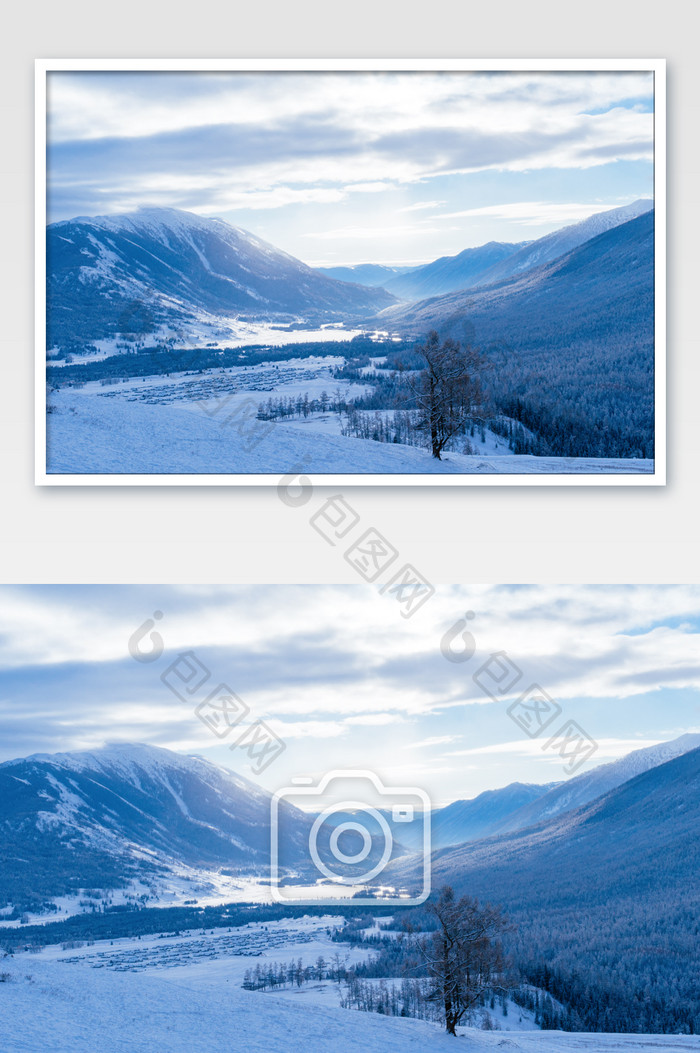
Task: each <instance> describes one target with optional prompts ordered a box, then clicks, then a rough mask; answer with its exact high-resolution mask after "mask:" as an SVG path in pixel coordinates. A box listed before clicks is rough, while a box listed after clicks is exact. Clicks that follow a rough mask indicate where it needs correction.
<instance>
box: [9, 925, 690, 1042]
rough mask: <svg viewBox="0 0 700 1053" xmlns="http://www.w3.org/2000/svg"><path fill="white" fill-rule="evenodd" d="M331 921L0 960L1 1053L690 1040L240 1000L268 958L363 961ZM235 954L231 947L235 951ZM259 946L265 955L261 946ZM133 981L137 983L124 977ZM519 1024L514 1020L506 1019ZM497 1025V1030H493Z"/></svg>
mask: <svg viewBox="0 0 700 1053" xmlns="http://www.w3.org/2000/svg"><path fill="white" fill-rule="evenodd" d="M338 922H339V919H336V918H333V917H328V918H299V919H294V920H292V919H290V920H289V921H288V922H277V923H268V924H267V926H264V925H262V924H260V923H253V924H249V925H247V926H244V927H242V928H239V929H234V930H232V932H231V933H229V932H227V931H225V930H223V931H222V930H220V929H217V930H214V931H213V932H210V933H202V932H195V933H183V934H181V935H180V936H163V935H161V936H151V937H147V938H144V939H142V940H135V939H128V940H127V939H124V940H115V941H114V943H113V944H110V943H109V941H104V942H102V943H96V944H94V945H93V946H86V947H84V948H80V949H77V950H76V949H70V948H69V949H66V950H62V949H61V948H57V947H53V948H49V949H47V950H45V951H43V952H41V953H40V954H28V953H22V954H17V955H15V956H14V957H11V958H3V959H0V979H2V980H4V982H0V1021H1V1023H0V1048H1V1049H2V1053H45V1051H46V1050H50V1051H52V1053H94V1051H95V1050H96V1049H99V1051H100V1053H154V1051H159V1053H160V1051H165V1053H195V1051H196V1053H327V1051H328V1050H333V1053H357V1051H358V1050H359V1051H361V1053H428V1051H431V1050H435V1051H436V1053H439V1051H443V1050H445V1051H446V1050H454V1049H455V1047H456V1048H457V1049H465V1050H473V1051H475V1053H482V1051H483V1053H486V1051H489V1050H494V1051H499V1050H500V1051H503V1053H508V1051H511V1053H518V1051H522V1053H548V1051H551V1053H663V1051H669V1053H680V1051H682V1050H700V1037H697V1036H693V1037H690V1036H660V1035H654V1036H645V1035H587V1034H565V1033H562V1032H556V1031H539V1030H534V1029H533V1027H532V1022H531V1021H530V1020H529V1019H524V1020H523V1029H522V1030H517V1028H516V1026H515V1020H514V1019H513V1018H514V1017H515V1016H516V1013H518V1012H519V1011H518V1010H517V1008H516V1007H514V1006H512V1005H511V1007H510V1012H509V1017H508V1024H507V1028H508V1029H507V1030H506V1028H505V1027H503V1029H502V1030H500V1031H481V1030H478V1029H476V1028H461V1029H460V1032H461V1035H460V1037H459V1038H458V1039H454V1038H451V1037H449V1036H447V1035H446V1034H444V1033H443V1032H442V1030H441V1029H440V1028H439V1027H438V1026H437V1025H435V1024H430V1023H425V1022H423V1021H419V1020H408V1019H400V1018H395V1017H385V1016H381V1015H379V1014H370V1013H362V1012H357V1011H352V1010H347V1009H343V1008H341V1007H340V988H339V987H338V985H337V984H335V983H333V982H331V981H324V982H319V983H316V982H312V983H310V984H305V985H304V986H303V987H301V988H300V989H298V990H294V991H292V990H290V989H286V990H283V991H280V992H276V993H270V992H261V991H244V990H242V988H241V982H242V979H243V974H244V972H245V970H246V969H247V968H250V967H251V965H255V964H256V963H259V962H261V961H263V960H264V959H265V958H271V959H272V960H273V961H292V960H296V959H297V958H299V957H301V959H302V962H303V964H304V965H310V964H313V963H314V962H315V961H316V958H317V957H318V956H319V955H323V956H324V957H325V958H326V960H327V961H328V960H329V959H330V958H332V957H333V955H334V954H335V953H336V952H339V953H340V957H341V960H346V961H347V962H348V963H349V964H351V963H352V962H355V961H358V960H359V959H360V958H361V957H362V956H363V955H364V953H365V952H364V951H362V950H360V949H350V947H349V946H348V945H347V944H337V943H333V942H332V941H331V940H330V937H329V935H328V931H327V929H328V927H329V926H333V925H334V924H337V923H338ZM236 945H237V946H236ZM265 945H267V946H265ZM132 969H135V970H137V971H131V970H132ZM496 1019H497V1015H496ZM518 1022H519V1018H518ZM503 1024H505V1021H504V1022H503Z"/></svg>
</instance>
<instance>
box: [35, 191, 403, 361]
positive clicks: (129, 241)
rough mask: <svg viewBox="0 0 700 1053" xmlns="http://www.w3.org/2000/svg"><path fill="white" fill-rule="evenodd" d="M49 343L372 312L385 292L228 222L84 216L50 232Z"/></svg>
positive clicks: (176, 214)
mask: <svg viewBox="0 0 700 1053" xmlns="http://www.w3.org/2000/svg"><path fill="white" fill-rule="evenodd" d="M46 239H47V242H46V252H47V312H48V313H47V317H48V332H47V346H48V347H49V348H51V347H54V346H58V347H70V346H71V345H72V344H75V343H80V342H86V341H92V340H97V339H100V338H103V337H113V336H116V335H117V334H119V333H122V332H127V333H136V334H138V333H148V332H153V331H154V330H155V329H156V328H158V327H163V326H171V327H172V329H173V331H174V330H176V329H177V328H178V327H179V326H183V325H187V324H188V323H189V324H193V323H196V322H197V321H198V320H201V316H202V314H204V315H206V316H213V317H214V318H216V316H222V317H231V316H241V317H245V318H255V319H277V320H281V319H286V320H287V321H293V320H297V319H300V318H301V319H303V320H306V321H310V320H315V321H317V322H324V321H338V320H339V319H343V318H352V317H357V316H366V315H367V314H372V313H375V312H376V311H377V310H379V309H380V308H382V307H386V306H387V305H388V304H390V303H392V302H393V297H392V296H391V294H390V293H387V292H385V291H384V290H383V289H368V288H366V287H365V286H362V285H351V284H348V283H345V282H338V281H335V280H334V279H333V278H329V277H327V276H326V275H324V274H322V273H320V272H319V271H317V270H314V269H313V268H311V267H307V265H306V264H305V263H302V262H301V261H300V260H297V259H295V258H294V257H293V256H290V255H288V254H287V253H285V252H282V251H281V250H280V249H277V248H275V247H274V246H273V245H269V244H268V243H267V242H265V241H262V240H261V239H260V238H257V237H255V236H254V235H253V234H250V233H249V232H248V231H246V230H242V229H241V228H239V227H233V226H231V225H230V224H229V223H225V222H224V221H223V220H220V219H205V218H203V217H201V216H197V215H194V214H193V213H191V212H181V211H179V210H177V209H170V208H147V209H139V210H138V211H137V212H131V213H126V214H123V215H110V216H94V217H85V216H81V217H78V218H77V219H72V220H66V221H62V222H60V223H52V224H51V225H50V226H49V227H47V230H46Z"/></svg>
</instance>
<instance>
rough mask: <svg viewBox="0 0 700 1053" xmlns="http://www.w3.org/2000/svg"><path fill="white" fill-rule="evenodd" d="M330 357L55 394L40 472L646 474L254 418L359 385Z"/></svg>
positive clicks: (606, 463) (491, 446)
mask: <svg viewBox="0 0 700 1053" xmlns="http://www.w3.org/2000/svg"><path fill="white" fill-rule="evenodd" d="M338 362H339V360H338V359H334V358H331V359H329V358H317V357H316V358H314V357H311V358H306V359H296V360H293V361H290V362H280V363H268V364H262V365H259V366H253V367H249V368H248V369H245V368H244V367H235V368H232V369H220V370H211V371H207V372H206V373H204V374H179V375H177V376H175V375H174V376H172V377H149V378H146V379H140V378H139V379H135V380H130V381H124V382H120V383H118V384H113V385H109V386H102V385H101V384H99V383H91V384H87V385H85V387H84V388H82V389H72V388H63V389H61V390H59V391H56V392H53V393H52V394H51V396H50V401H49V410H50V412H49V414H48V416H47V474H49V475H66V474H69V475H100V474H104V475H115V474H123V475H191V474H206V475H235V474H246V475H255V474H260V475H273V476H274V475H277V476H281V475H284V474H287V473H291V472H299V471H301V470H303V471H304V472H306V473H308V474H313V473H316V474H334V475H345V474H347V475H355V474H366V475H420V474H429V475H435V474H446V475H455V474H461V475H474V474H481V475H494V474H498V475H533V474H534V475H539V474H548V475H551V474H561V475H572V474H577V475H578V474H592V475H603V474H617V475H629V474H635V475H638V474H650V473H652V472H653V471H654V462H653V461H651V460H625V459H606V458H588V457H585V458H584V457H581V458H576V457H532V456H515V455H506V454H504V451H503V447H502V443H499V442H497V441H495V437H493V439H490V438H487V443H486V445H485V447H484V451H483V452H484V454H485V455H465V454H460V453H451V452H450V453H447V454H445V455H444V456H443V459H442V460H441V461H438V460H435V459H434V458H433V457H431V455H430V453H429V451H428V450H424V449H418V448H416V447H412V446H404V445H400V444H389V443H379V442H374V441H372V440H369V439H356V438H353V437H349V436H344V435H342V434H340V424H339V418H338V416H337V415H335V414H324V415H321V417H320V418H315V419H308V420H305V421H296V420H295V421H278V422H275V423H269V422H264V421H260V422H257V421H255V419H254V417H255V411H256V408H257V405H258V404H259V403H260V402H266V401H267V399H268V398H270V397H272V396H271V393H272V392H274V397H275V398H279V397H280V396H284V397H287V396H290V395H298V394H304V393H305V392H308V393H309V397H310V398H313V397H318V395H320V393H321V391H322V390H325V391H326V392H327V393H328V394H331V393H332V392H333V391H335V390H336V389H337V388H340V389H341V391H342V392H343V394H344V396H345V397H348V398H349V397H352V396H353V395H354V394H357V393H359V391H360V390H361V387H360V386H358V385H351V384H348V383H347V382H342V381H338V380H337V379H335V378H334V377H332V376H331V372H330V370H331V368H333V367H334V366H335V365H337V364H338Z"/></svg>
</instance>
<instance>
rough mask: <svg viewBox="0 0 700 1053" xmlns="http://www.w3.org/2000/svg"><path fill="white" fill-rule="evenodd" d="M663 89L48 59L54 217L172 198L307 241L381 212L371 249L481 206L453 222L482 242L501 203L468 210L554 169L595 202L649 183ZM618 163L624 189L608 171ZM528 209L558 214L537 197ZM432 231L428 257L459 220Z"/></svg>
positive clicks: (646, 84) (629, 83)
mask: <svg viewBox="0 0 700 1053" xmlns="http://www.w3.org/2000/svg"><path fill="white" fill-rule="evenodd" d="M651 95H652V78H651V74H644V73H606V72H596V73H557V72H547V73H452V72H438V73H417V72H413V73H376V72H375V73H360V72H354V73H352V72H351V73H325V72H314V73H275V72H257V73H254V72H251V73H196V72H195V73H167V72H162V73H157V72H153V73H145V72H143V73H142V72H121V73H118V72H117V73H98V72H81V73H78V72H73V73H71V72H53V73H51V74H49V87H48V121H49V123H48V127H49V153H48V161H49V205H50V217H51V218H52V219H60V218H71V217H72V216H74V215H76V214H94V213H95V212H115V211H128V210H130V209H133V208H136V207H138V206H139V205H141V204H150V205H153V204H155V205H168V206H172V207H176V208H185V209H190V210H193V211H196V212H199V213H201V214H205V215H222V216H224V218H230V219H231V220H232V221H234V222H237V223H239V225H243V226H245V225H246V223H247V224H248V225H249V226H250V225H252V226H253V228H254V229H255V230H256V232H257V233H260V234H265V235H268V236H269V235H272V237H271V240H273V241H275V240H276V242H277V243H278V244H280V245H281V247H283V248H286V249H287V250H288V251H292V252H294V251H296V252H297V254H299V252H303V251H304V250H305V249H307V250H308V242H307V243H304V242H301V241H300V240H299V239H300V238H301V236H302V235H303V234H304V233H306V234H309V235H311V236H314V235H316V236H318V235H320V234H321V233H322V232H323V231H324V230H329V229H335V230H343V229H344V228H351V227H353V226H355V225H357V226H359V227H366V228H369V229H371V228H372V227H374V226H376V227H377V228H378V229H379V230H380V231H381V232H382V233H381V234H378V235H377V237H376V239H375V241H376V245H377V248H374V249H373V258H375V259H376V258H378V251H379V248H378V247H379V246H380V245H381V244H382V243H386V241H387V239H389V241H390V243H392V244H393V246H394V247H395V252H396V253H401V252H402V251H403V254H404V257H405V255H406V248H407V245H408V244H410V239H411V237H412V236H413V235H415V236H416V237H418V238H419V239H422V238H423V236H424V234H425V230H426V226H425V224H424V222H423V219H424V215H423V214H424V213H425V214H426V215H427V213H428V212H432V210H433V208H435V209H437V210H438V214H439V210H440V209H442V210H443V211H444V212H445V213H452V214H455V213H456V214H458V215H460V216H465V217H470V222H465V223H463V224H461V225H460V226H459V227H458V231H457V232H455V237H456V234H457V233H458V232H460V231H461V232H462V241H464V238H465V237H469V236H470V235H471V237H472V238H477V239H478V238H479V237H480V234H479V233H478V232H479V231H480V230H481V229H482V228H483V227H484V224H485V223H486V221H487V219H488V220H489V221H490V223H491V226H492V228H493V227H494V224H497V223H498V221H499V218H500V222H501V224H503V216H502V214H498V213H496V214H494V215H492V216H490V217H489V216H488V214H487V213H484V212H482V213H481V225H478V224H475V222H474V217H475V215H476V214H477V213H475V212H474V211H473V209H477V210H478V209H479V208H480V207H485V208H488V207H490V206H493V205H494V204H495V203H496V202H495V201H494V195H497V196H498V198H499V200H500V198H501V196H502V195H505V196H503V200H502V202H501V203H502V204H507V203H508V202H509V201H512V200H514V199H513V193H514V192H517V188H520V190H519V192H517V196H516V198H515V200H520V201H530V200H532V201H535V202H536V201H538V200H540V199H541V198H542V190H543V188H544V184H545V183H547V181H548V180H547V176H548V174H549V175H550V176H551V173H552V172H555V171H556V172H560V173H562V186H561V193H564V194H565V198H564V200H566V190H567V184H568V185H570V186H571V187H572V189H573V188H574V186H575V185H576V182H577V180H578V185H582V184H581V178H582V176H583V175H585V174H586V173H588V174H589V176H588V178H587V180H586V182H585V183H584V184H583V185H586V186H588V190H589V193H588V195H587V198H586V201H587V204H588V212H587V213H586V214H591V213H592V212H594V211H597V210H599V209H600V208H601V207H604V206H605V204H608V205H615V204H619V203H622V202H621V201H620V197H621V196H623V197H625V198H626V200H632V198H633V197H638V196H642V195H643V194H645V193H648V190H649V185H650V168H651V161H652V152H653V114H652V112H651V109H652V101H651ZM620 164H623V165H625V166H626V168H627V174H628V180H627V181H628V187H627V190H626V193H625V192H623V194H622V195H620V193H619V186H618V182H617V180H616V178H615V177H612V176H610V177H607V176H606V175H605V173H607V172H608V171H609V170H610V169H611V168H613V167H614V166H616V165H620ZM595 170H598V171H597V172H596V171H595ZM567 173H568V176H567V175H566V174H567ZM479 176H481V177H482V178H481V179H479V178H477V177H479ZM484 177H488V180H486V179H485V178H484ZM573 177H576V178H573ZM572 178H573V182H572ZM488 187H490V194H491V197H490V200H484V196H485V195H488V193H489V189H488ZM533 191H537V192H535V193H533ZM470 199H471V200H470ZM465 200H466V201H470V205H471V211H470V209H466V210H465V209H464V207H463V206H464V204H465ZM573 200H576V197H574V198H573ZM460 206H461V207H462V209H461V211H460ZM341 210H342V211H341ZM407 215H408V216H411V215H413V217H414V220H415V221H414V223H413V224H412V226H411V228H410V229H409V231H408V232H407V230H406V218H407ZM332 217H335V219H333V218H332ZM341 217H342V218H343V222H338V220H339V219H340V218H341ZM516 218H518V219H520V218H523V217H516ZM509 219H511V220H512V219H513V215H512V214H510V216H509ZM528 220H529V222H530V224H532V223H535V224H537V223H539V225H540V226H542V225H543V223H544V224H545V225H546V223H547V221H548V220H550V228H549V229H552V224H551V217H547V219H545V220H543V219H542V217H541V215H540V213H539V212H537V211H535V212H534V213H533V214H532V215H531V216H529V217H528V216H527V215H526V216H525V217H524V221H525V222H528ZM430 226H431V224H430V223H428V225H427V229H429V228H430ZM261 228H262V229H261ZM494 229H495V228H494ZM504 229H507V230H510V227H507V228H504ZM421 232H422V233H421ZM542 232H544V231H542ZM431 233H432V235H433V236H432V238H431V239H427V241H426V240H425V239H424V240H420V241H419V246H420V247H419V248H418V249H417V250H416V251H418V252H419V253H422V254H424V255H425V253H426V251H427V252H428V258H430V252H431V250H430V248H429V246H436V247H438V246H441V247H444V245H445V244H447V243H449V237H448V242H446V241H445V237H446V236H448V235H449V230H448V231H445V230H444V229H443V230H439V229H436V230H435V231H432V232H431ZM336 240H337V241H338V242H339V246H338V247H337V249H336V253H335V255H338V254H340V255H343V251H342V249H343V246H344V241H343V239H342V238H341V237H340V236H339V235H337V236H336ZM502 240H503V239H502ZM515 240H517V239H515ZM456 243H457V242H456ZM468 243H469V242H468ZM471 243H476V242H474V241H472V242H471ZM464 247H466V245H465V244H464V243H461V244H459V248H464ZM384 251H385V252H386V248H385V250H384ZM456 251H458V249H457V250H456ZM353 252H355V253H356V252H357V241H355V243H354V244H352V243H351V244H349V245H347V246H345V253H344V254H345V256H347V255H348V253H353ZM435 254H436V255H439V254H440V251H437V252H436V253H435ZM363 258H367V252H366V249H365V252H364V257H363Z"/></svg>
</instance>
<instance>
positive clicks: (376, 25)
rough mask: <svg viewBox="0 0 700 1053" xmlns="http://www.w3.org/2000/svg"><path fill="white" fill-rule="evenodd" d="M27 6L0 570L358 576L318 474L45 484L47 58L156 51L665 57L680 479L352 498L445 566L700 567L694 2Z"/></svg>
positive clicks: (1, 276)
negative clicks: (204, 483)
mask: <svg viewBox="0 0 700 1053" xmlns="http://www.w3.org/2000/svg"><path fill="white" fill-rule="evenodd" d="M12 17H13V21H14V26H12V25H10V24H9V23H8V22H7V21H6V23H5V26H4V34H3V44H2V49H3V61H2V64H1V66H0V76H1V77H2V95H1V98H2V109H3V123H4V135H3V146H4V149H3V160H2V174H1V176H0V178H1V179H2V190H3V194H2V231H3V234H4V237H3V243H2V247H1V249H0V289H2V294H3V305H2V307H3V309H2V318H3V323H4V324H3V327H2V336H1V339H2V370H1V372H0V400H1V401H0V428H1V429H2V433H1V438H2V445H1V453H0V457H1V458H2V489H1V490H0V493H1V494H2V498H3V505H4V509H3V512H2V515H1V525H0V539H1V540H2V556H1V559H2V564H1V565H0V581H6V582H22V581H26V582H34V581H62V582H71V581H74V582H95V581H115V582H122V581H134V582H138V581H144V582H169V581H172V582H202V583H204V582H218V581H228V582H254V581H261V582H263V581H264V582H278V581H279V582H303V581H307V582H319V581H338V582H341V581H347V582H353V581H358V580H359V579H358V578H357V576H356V573H355V571H354V570H353V569H352V568H351V567H350V566H349V565H348V564H347V563H345V562H344V561H343V559H342V555H341V551H340V548H336V549H333V548H331V546H330V545H328V544H327V543H326V542H325V541H324V540H323V539H322V538H321V537H319V535H318V534H317V533H315V532H314V531H313V530H312V528H311V527H310V526H309V522H308V519H309V515H310V514H311V513H312V512H313V511H315V510H316V509H317V508H318V507H319V506H320V505H321V504H322V502H323V499H324V498H325V497H326V496H328V494H329V493H331V492H333V491H324V490H322V489H320V488H317V489H316V490H315V491H314V494H313V497H312V500H311V501H310V502H309V504H307V505H306V506H304V507H303V508H297V509H295V508H290V507H286V506H285V505H283V504H282V503H281V502H280V501H279V499H278V497H277V493H276V490H275V488H274V487H270V488H269V489H268V488H264V489H261V488H245V487H243V488H240V487H238V488H235V489H233V488H232V489H229V488H224V487H217V488H204V487H197V488H189V487H158V488H153V489H150V488H139V487H95V488H94V489H92V488H87V487H75V488H73V487H65V488H46V487H45V488H37V487H35V486H34V483H33V454H34V437H33V435H34V420H33V326H34V311H33V300H32V286H33V61H34V59H35V58H37V57H43V58H50V57H66V58H73V57H75V58H82V57H84V58H91V57H115V58H118V57H139V56H142V57H172V58H184V57H222V56H227V57H255V56H264V57H285V56H309V57H319V58H326V57H353V56H361V57H368V58H370V57H406V58H425V57H436V58H462V57H464V58H467V57H468V58H479V57H497V58H508V57H513V58H515V57H518V58H522V57H533V58H566V57H590V58H594V57H596V58H606V57H610V58H618V57H619V58H624V57H630V58H636V57H639V58H650V57H660V58H666V59H667V60H668V260H667V265H668V294H667V310H668V393H669V394H668V409H667V420H668V440H669V446H668V479H669V483H668V485H667V487H665V488H640V489H639V490H637V489H636V488H633V487H629V486H626V487H621V488H619V489H618V488H616V487H580V488H575V487H566V486H562V487H561V488H558V487H539V486H534V487H527V488H521V489H517V488H510V487H503V488H500V487H474V486H471V487H469V488H465V489H464V490H462V489H459V488H454V487H451V488H448V487H444V488H443V487H431V488H429V489H427V488H426V489H421V488H419V487H405V488H404V487H401V488H393V489H387V490H383V489H382V490H380V489H376V488H375V489H372V488H361V487H359V488H347V489H346V490H345V496H346V497H347V499H348V500H349V501H350V503H351V504H352V505H353V507H354V508H355V509H356V511H357V512H358V513H359V514H360V516H361V522H362V526H363V527H370V526H375V527H376V528H377V529H379V530H380V531H381V532H382V533H383V534H384V535H385V536H386V537H387V538H388V539H389V540H390V541H391V542H392V543H393V544H394V545H395V546H396V547H397V548H398V549H399V551H400V554H401V557H402V558H403V560H405V561H410V562H412V563H413V564H414V565H415V566H416V567H417V568H418V569H419V570H420V571H421V572H422V573H423V574H425V575H426V576H427V577H428V578H429V579H430V580H432V581H434V582H435V583H438V582H452V581H464V582H470V581H480V582H485V581H494V582H497V581H508V582H520V581H533V582H549V581H571V582H579V581H600V582H606V581H625V582H627V581H629V582H634V581H650V582H652V581H679V582H680V581H697V580H700V566H699V564H700V558H699V557H698V545H697V543H696V541H695V538H696V534H697V532H698V522H699V516H698V513H699V511H700V499H699V498H698V460H699V458H698V454H699V453H700V423H699V420H698V416H699V414H698V404H699V398H700V347H699V346H698V345H699V334H700V289H698V279H699V278H700V266H699V265H698V254H697V246H698V242H699V238H698V223H697V220H698V198H699V196H700V171H699V168H700V165H699V164H698V160H699V157H700V146H699V141H698V104H699V103H700V93H699V91H698V79H699V77H698V66H699V63H698V56H697V52H696V46H695V41H696V40H697V28H698V27H697V25H696V24H690V22H689V19H690V18H691V17H692V11H691V8H690V5H688V4H683V3H680V2H677V0H667V2H666V3H664V4H663V5H652V4H651V3H648V2H647V3H636V4H634V5H632V4H627V3H626V4H611V3H610V2H609V0H607V2H605V3H602V2H596V0H592V2H589V3H587V4H585V5H576V6H575V7H571V6H569V5H566V6H565V5H562V4H561V3H560V2H557V3H549V2H539V3H537V2H532V3H529V4H524V3H522V0H517V2H508V3H504V2H501V3H498V4H494V5H492V6H491V8H490V9H488V10H487V9H486V7H485V6H484V5H478V6H477V5H472V4H465V3H460V4H457V3H454V4H448V3H444V2H433V3H431V4H430V5H425V4H418V3H415V2H401V3H380V2H377V0H372V2H367V0H355V2H353V3H352V4H351V5H349V4H345V5H343V4H331V3H328V2H327V0H326V2H324V3H310V2H307V3H304V2H299V3H294V4H289V3H284V4H282V3H267V4H257V5H255V4H245V5H237V4H233V5H225V4H220V3H219V4H217V3H211V2H206V0H200V2H199V3H198V4H196V5H192V4H183V3H177V2H169V3H168V4H167V5H166V4H158V5H155V4H147V3H145V2H144V0H139V2H133V0H125V2H122V3H120V4H110V5H100V6H98V5H95V4H94V0H93V2H90V3H87V2H84V3H77V2H70V0H64V2H62V3H61V4H51V5H49V4H48V3H46V2H41V3H38V4H34V5H32V6H31V8H29V7H27V8H26V9H25V10H24V11H23V12H19V11H18V10H17V9H15V10H14V12H13V14H12ZM695 21H696V22H697V19H695ZM336 492H337V490H336Z"/></svg>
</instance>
